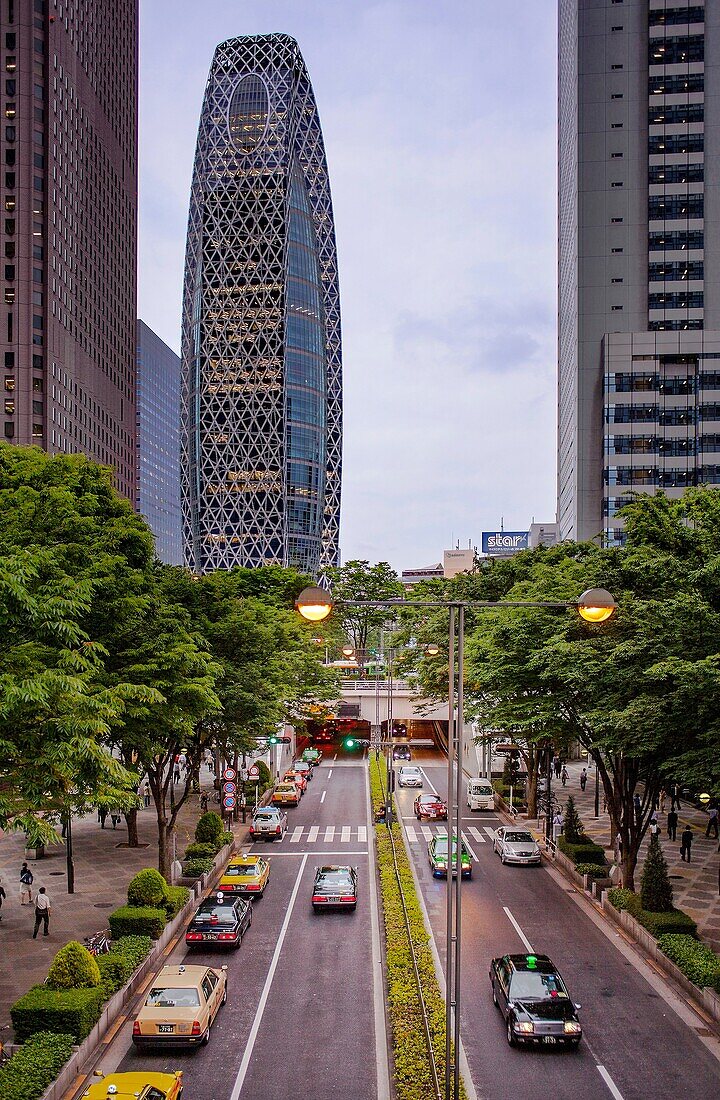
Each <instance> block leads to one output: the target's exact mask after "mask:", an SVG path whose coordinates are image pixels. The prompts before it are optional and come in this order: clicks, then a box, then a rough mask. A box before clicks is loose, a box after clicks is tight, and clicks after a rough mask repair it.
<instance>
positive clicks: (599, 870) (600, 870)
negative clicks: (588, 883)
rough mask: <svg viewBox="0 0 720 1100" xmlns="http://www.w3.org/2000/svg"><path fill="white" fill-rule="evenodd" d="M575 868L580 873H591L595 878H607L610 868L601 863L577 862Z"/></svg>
mask: <svg viewBox="0 0 720 1100" xmlns="http://www.w3.org/2000/svg"><path fill="white" fill-rule="evenodd" d="M575 870H576V871H577V873H578V874H579V875H591V876H592V877H593V878H606V877H607V872H608V869H607V867H601V866H600V864H599V863H576V864H575Z"/></svg>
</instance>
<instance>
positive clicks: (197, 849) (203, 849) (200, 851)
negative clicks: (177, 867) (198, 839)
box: [183, 844, 218, 859]
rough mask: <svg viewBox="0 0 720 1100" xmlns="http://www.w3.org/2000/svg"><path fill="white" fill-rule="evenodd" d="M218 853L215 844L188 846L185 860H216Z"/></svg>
mask: <svg viewBox="0 0 720 1100" xmlns="http://www.w3.org/2000/svg"><path fill="white" fill-rule="evenodd" d="M217 851H218V850H217V848H216V846H215V845H214V844H188V846H187V848H186V849H185V855H184V856H183V859H214V858H215V856H216V855H217Z"/></svg>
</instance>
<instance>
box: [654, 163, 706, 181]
mask: <svg viewBox="0 0 720 1100" xmlns="http://www.w3.org/2000/svg"><path fill="white" fill-rule="evenodd" d="M703 178H704V165H702V164H651V165H650V167H649V168H648V183H702V181H703Z"/></svg>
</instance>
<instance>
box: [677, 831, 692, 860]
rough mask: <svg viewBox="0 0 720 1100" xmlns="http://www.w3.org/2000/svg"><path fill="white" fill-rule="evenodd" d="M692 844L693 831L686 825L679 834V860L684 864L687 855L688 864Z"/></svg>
mask: <svg viewBox="0 0 720 1100" xmlns="http://www.w3.org/2000/svg"><path fill="white" fill-rule="evenodd" d="M692 842H693V831H692V828H691V827H690V826H689V825H686V826H685V828H684V829H683V831H682V833H681V834H680V859H681V860H682V861H683V863H684V862H685V855H686V854H687V861H688V863H689V862H690V850H691V848H692Z"/></svg>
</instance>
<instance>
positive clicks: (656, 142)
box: [648, 134, 705, 156]
mask: <svg viewBox="0 0 720 1100" xmlns="http://www.w3.org/2000/svg"><path fill="white" fill-rule="evenodd" d="M704 148H705V135H704V134H668V135H664V134H659V135H657V136H653V137H651V138H649V140H648V152H649V153H650V155H651V156H659V155H660V153H702V152H703V150H704Z"/></svg>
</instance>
